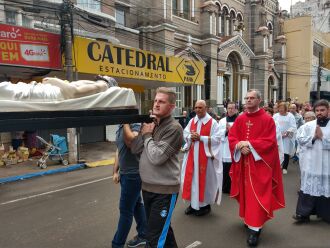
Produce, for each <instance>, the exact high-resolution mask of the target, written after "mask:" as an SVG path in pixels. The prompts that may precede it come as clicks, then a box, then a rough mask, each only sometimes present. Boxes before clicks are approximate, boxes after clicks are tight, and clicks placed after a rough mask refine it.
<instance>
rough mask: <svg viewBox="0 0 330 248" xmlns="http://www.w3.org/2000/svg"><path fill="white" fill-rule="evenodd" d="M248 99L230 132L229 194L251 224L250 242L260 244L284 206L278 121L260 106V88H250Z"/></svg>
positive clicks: (247, 224)
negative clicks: (264, 229)
mask: <svg viewBox="0 0 330 248" xmlns="http://www.w3.org/2000/svg"><path fill="white" fill-rule="evenodd" d="M245 102H246V107H247V112H245V113H243V114H242V115H240V116H239V117H238V118H237V119H236V121H235V123H234V125H233V127H232V128H231V129H230V131H229V134H228V140H229V146H230V151H231V154H232V157H233V164H232V166H231V170H230V177H231V180H232V186H231V192H230V196H231V197H232V198H235V199H236V200H237V201H238V203H239V216H240V217H241V218H243V220H244V223H245V225H246V226H247V227H248V230H249V233H248V239H247V243H248V245H250V246H257V245H258V241H259V235H260V232H261V228H262V227H263V225H264V223H265V222H266V221H267V220H269V219H271V218H273V216H274V215H273V211H274V210H277V209H280V208H284V207H285V201H284V192H283V183H282V173H281V167H280V160H279V156H278V148H277V141H276V127H275V122H274V120H273V119H272V117H271V116H269V115H267V114H266V112H265V111H264V110H263V109H259V104H260V102H261V94H260V92H259V91H258V90H249V91H248V92H247V95H246V97H245Z"/></svg>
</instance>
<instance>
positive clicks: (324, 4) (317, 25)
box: [291, 0, 330, 33]
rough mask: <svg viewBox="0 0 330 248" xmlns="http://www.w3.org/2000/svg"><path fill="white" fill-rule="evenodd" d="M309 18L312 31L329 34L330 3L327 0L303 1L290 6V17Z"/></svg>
mask: <svg viewBox="0 0 330 248" xmlns="http://www.w3.org/2000/svg"><path fill="white" fill-rule="evenodd" d="M306 15H307V16H311V17H312V26H313V28H314V30H316V31H319V32H324V33H327V32H330V1H329V0H305V1H304V2H301V1H299V2H297V3H295V4H294V5H292V8H291V16H292V17H298V16H306Z"/></svg>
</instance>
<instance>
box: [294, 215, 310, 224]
mask: <svg viewBox="0 0 330 248" xmlns="http://www.w3.org/2000/svg"><path fill="white" fill-rule="evenodd" d="M292 218H293V219H294V220H295V221H296V223H297V224H298V223H307V222H309V221H310V219H309V216H303V215H300V214H295V215H293V216H292Z"/></svg>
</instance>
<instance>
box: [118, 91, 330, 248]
mask: <svg viewBox="0 0 330 248" xmlns="http://www.w3.org/2000/svg"><path fill="white" fill-rule="evenodd" d="M244 100H245V104H244V107H243V111H242V112H239V109H238V105H237V104H236V103H235V102H231V101H228V102H226V105H225V109H226V112H225V114H224V115H222V116H221V117H219V116H218V115H216V114H214V113H213V111H212V109H211V108H208V106H207V104H206V102H205V101H204V100H198V101H196V103H195V106H194V111H192V112H190V113H189V114H188V113H187V112H183V115H184V116H186V118H181V119H180V121H179V122H178V121H176V120H175V119H174V118H173V117H172V111H173V110H174V109H175V102H176V94H175V92H174V91H173V90H171V89H168V88H159V89H158V90H157V92H156V96H155V99H154V105H153V109H152V115H153V116H155V119H154V122H152V123H143V124H124V125H120V126H119V128H118V131H117V139H116V143H117V147H118V150H117V159H116V165H115V167H114V176H113V180H114V182H115V183H119V182H120V185H121V195H120V204H119V209H120V217H119V223H118V228H117V231H116V233H115V236H114V238H113V241H112V247H114V248H117V247H124V246H125V244H126V245H127V246H128V247H138V246H141V245H142V246H144V247H152V248H156V247H157V248H158V247H168V248H175V247H177V243H176V239H175V235H174V231H173V229H172V226H171V218H172V214H173V211H174V208H175V205H176V202H177V200H178V198H179V193H180V192H181V196H180V198H182V200H183V201H184V202H186V203H187V205H188V206H187V208H186V210H185V212H184V214H186V215H188V216H189V215H194V216H204V215H206V214H208V213H210V212H211V205H213V204H218V205H220V203H221V199H222V193H224V194H230V197H231V198H234V199H236V200H237V202H238V204H239V216H240V217H241V218H242V220H243V224H244V227H245V228H246V230H247V240H246V242H247V244H248V245H249V246H251V247H253V246H257V245H258V243H259V237H260V234H261V231H262V228H263V226H264V225H265V223H266V222H267V221H268V220H269V219H272V218H273V217H274V211H275V210H278V209H281V208H284V207H285V199H284V187H283V182H282V175H283V174H284V175H285V174H287V173H288V165H289V161H290V159H292V160H293V161H299V164H300V171H301V187H300V191H299V196H298V201H297V208H296V212H295V214H294V215H293V218H294V220H295V221H296V222H297V223H305V222H308V221H310V216H311V215H317V216H318V217H320V218H322V219H323V220H324V221H327V222H330V213H329V209H330V161H329V159H330V122H329V116H330V111H329V103H328V101H326V100H320V101H318V102H316V103H315V104H314V106H313V107H312V106H311V105H310V104H309V103H306V104H299V103H297V102H294V101H291V102H286V101H279V102H276V103H274V104H273V103H272V102H270V103H269V104H267V106H264V107H261V103H262V98H261V94H260V92H259V91H258V90H255V89H251V90H249V91H248V92H247V94H246V96H245V98H244ZM180 152H183V153H184V156H183V162H182V163H180V162H179V154H180ZM141 191H142V197H141ZM142 199H143V200H142ZM133 218H134V219H135V221H136V223H137V225H136V229H137V235H136V236H135V237H134V238H133V239H132V240H129V241H128V242H127V243H126V239H127V237H128V233H129V231H130V228H131V225H132V222H133ZM242 228H243V225H242Z"/></svg>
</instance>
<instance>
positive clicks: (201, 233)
mask: <svg viewBox="0 0 330 248" xmlns="http://www.w3.org/2000/svg"><path fill="white" fill-rule="evenodd" d="M290 166H291V167H289V174H288V175H285V177H284V178H285V180H284V182H285V193H286V202H287V206H286V208H285V209H284V210H280V211H277V212H276V213H275V218H274V219H273V220H272V221H269V222H268V223H267V225H266V226H265V227H264V230H263V233H262V236H261V240H260V245H259V247H267V248H268V247H269V248H275V247H276V248H282V247H283V248H284V247H301V248H304V247H306V248H307V247H308V248H309V247H313V248H314V247H315V248H318V247H319V248H321V247H322V248H323V247H324V248H329V247H330V225H329V224H327V223H324V222H322V221H320V220H317V219H314V220H313V221H312V222H311V223H309V224H305V225H295V224H293V220H292V218H291V216H292V214H293V213H294V211H295V206H296V200H297V190H298V188H299V177H298V173H299V172H298V169H297V165H292V164H291V165H290ZM111 172H112V167H100V168H93V169H86V170H81V171H75V172H70V173H67V174H57V175H53V176H46V177H42V178H36V179H32V180H26V181H22V182H17V183H12V184H6V185H0V248H105V247H108V248H109V247H111V240H112V237H113V235H114V232H115V230H116V225H117V221H118V196H119V189H120V188H119V186H118V185H114V184H113V183H112V179H111ZM186 207H187V206H186V205H185V204H184V203H183V202H182V201H181V200H179V201H178V203H177V206H176V209H175V212H174V217H173V219H172V225H173V228H174V231H175V234H176V238H177V242H178V245H179V247H182V248H185V247H190V248H191V247H198V248H200V247H205V248H213V247H214V248H216V247H226V248H227V247H246V245H245V242H246V231H245V228H244V227H243V224H242V222H241V221H240V219H239V217H238V213H237V212H238V206H237V203H236V202H235V201H234V200H232V199H230V198H229V197H228V196H227V195H224V196H223V201H222V205H221V206H213V207H212V212H211V214H210V215H208V216H204V217H194V216H185V215H184V209H185V208H186ZM329 211H330V210H329ZM134 234H135V230H134V229H133V228H132V230H131V233H130V236H129V238H131V237H133V236H134ZM196 241H198V242H196ZM194 244H195V245H194Z"/></svg>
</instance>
